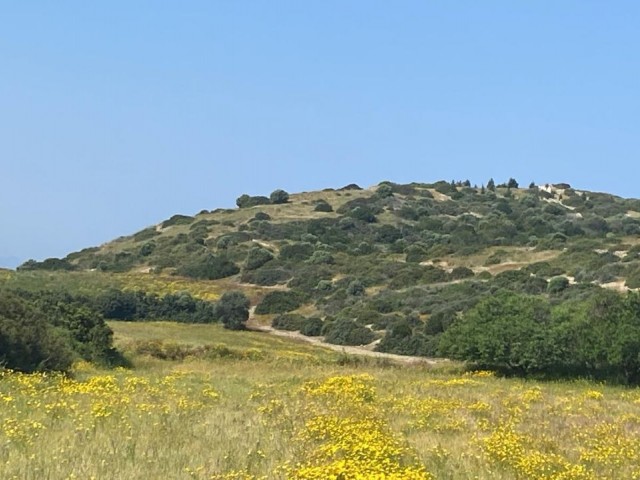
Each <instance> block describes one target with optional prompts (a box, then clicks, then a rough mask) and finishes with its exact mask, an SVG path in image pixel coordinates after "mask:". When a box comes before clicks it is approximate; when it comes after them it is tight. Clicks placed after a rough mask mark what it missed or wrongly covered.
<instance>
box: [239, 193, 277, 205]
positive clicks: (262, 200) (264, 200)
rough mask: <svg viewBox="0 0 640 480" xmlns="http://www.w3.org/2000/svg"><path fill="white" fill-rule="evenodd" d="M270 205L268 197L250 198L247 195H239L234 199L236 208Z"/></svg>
mask: <svg viewBox="0 0 640 480" xmlns="http://www.w3.org/2000/svg"><path fill="white" fill-rule="evenodd" d="M270 203H271V200H270V199H269V198H268V197H263V196H255V197H252V196H250V195H247V194H246V193H245V194H243V195H240V196H239V197H238V198H237V199H236V205H237V206H238V208H249V207H255V206H258V205H269V204H270Z"/></svg>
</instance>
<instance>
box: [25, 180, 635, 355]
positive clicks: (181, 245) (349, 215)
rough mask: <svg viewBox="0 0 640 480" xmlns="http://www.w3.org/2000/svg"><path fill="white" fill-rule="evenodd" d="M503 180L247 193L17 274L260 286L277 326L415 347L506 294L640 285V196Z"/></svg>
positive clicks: (346, 340) (258, 295)
mask: <svg viewBox="0 0 640 480" xmlns="http://www.w3.org/2000/svg"><path fill="white" fill-rule="evenodd" d="M492 183H493V182H489V184H488V187H486V188H485V187H481V188H474V187H471V186H470V185H469V183H468V182H444V181H440V182H436V183H432V184H422V183H413V184H409V185H398V184H394V183H390V182H382V183H380V184H379V185H377V186H374V187H371V188H368V189H361V188H360V187H358V186H357V185H349V186H347V187H344V188H342V189H337V190H334V189H326V190H323V191H317V192H305V193H299V194H292V195H288V194H286V192H282V191H276V192H274V194H272V195H271V197H270V198H268V197H251V196H248V195H243V196H241V197H239V198H238V205H239V208H236V209H218V210H213V211H207V210H203V211H201V212H200V213H198V214H197V215H194V216H189V215H174V216H173V217H171V218H170V219H168V220H165V221H164V222H161V223H160V224H158V225H154V226H151V227H148V228H145V229H144V230H141V231H140V232H137V233H135V234H134V235H131V236H127V237H121V238H118V239H116V240H114V241H112V242H109V243H107V244H105V245H102V246H100V247H94V248H88V249H85V250H82V251H80V252H76V253H72V254H70V255H68V256H67V257H66V258H65V259H48V260H45V261H44V262H34V261H29V262H27V263H25V264H24V265H23V266H22V267H21V268H20V270H21V271H28V270H63V271H96V272H103V273H104V274H110V275H122V274H123V273H126V275H128V276H132V275H133V276H139V277H146V278H147V279H148V280H149V282H150V283H152V281H154V280H153V279H159V278H165V279H166V278H167V277H173V278H175V279H176V280H178V279H179V278H181V277H182V278H185V277H186V278H191V279H193V280H194V281H195V282H196V283H198V284H207V285H211V286H212V288H216V286H217V288H219V290H220V291H223V290H229V289H242V290H247V291H249V292H250V293H251V297H252V299H253V301H254V303H257V304H258V305H257V308H256V313H257V314H258V318H261V319H262V321H263V322H270V321H273V322H274V323H273V324H274V326H275V327H276V328H280V329H289V330H301V331H302V332H303V333H305V334H307V335H325V336H326V338H327V340H328V341H330V342H332V343H336V344H345V345H346V344H350V345H358V344H369V343H372V342H376V343H375V345H377V347H376V348H378V349H379V350H381V351H388V352H392V353H401V354H418V355H434V354H435V353H436V346H437V339H438V337H439V335H440V334H441V333H442V332H443V331H445V330H446V329H447V327H448V326H449V325H450V324H451V323H452V322H453V321H454V320H455V318H456V317H457V316H458V314H459V313H460V312H464V311H467V310H468V309H470V308H472V307H473V306H474V305H476V304H477V303H478V302H479V301H480V300H481V299H482V298H486V297H487V296H489V295H492V294H494V293H496V292H497V291H498V290H505V289H506V290H509V291H512V292H516V293H523V294H531V295H540V296H544V297H545V298H547V299H548V300H549V301H550V302H551V303H553V304H558V303H561V302H564V301H567V300H570V299H583V298H587V297H589V296H590V295H591V294H592V293H593V292H594V291H596V290H600V288H601V287H608V288H613V289H617V290H621V291H626V290H629V289H637V288H638V287H640V200H637V199H624V198H620V197H616V196H614V195H609V194H604V193H595V192H586V191H578V190H575V189H572V188H571V187H570V186H569V185H567V184H556V185H544V186H540V187H538V186H535V185H531V186H530V187H529V188H526V189H524V188H517V182H515V181H514V180H510V181H509V182H508V183H507V184H504V185H499V186H497V187H494V186H493V185H492ZM183 283H184V282H183ZM140 284H141V285H143V284H144V280H142V281H141V282H140ZM260 315H263V316H262V317H260ZM274 317H275V318H274ZM372 344H373V343H372Z"/></svg>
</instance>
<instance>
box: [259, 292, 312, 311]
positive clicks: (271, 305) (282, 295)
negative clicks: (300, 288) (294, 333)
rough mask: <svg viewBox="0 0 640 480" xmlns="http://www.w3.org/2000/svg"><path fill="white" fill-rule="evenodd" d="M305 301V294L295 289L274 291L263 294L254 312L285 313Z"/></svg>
mask: <svg viewBox="0 0 640 480" xmlns="http://www.w3.org/2000/svg"><path fill="white" fill-rule="evenodd" d="M305 301H306V297H305V295H303V294H302V293H300V292H295V291H279V290H278V291H275V292H269V293H267V294H266V295H265V297H264V298H263V299H262V301H261V302H260V303H259V304H258V306H257V307H256V313H257V314H259V315H264V314H267V313H286V312H290V311H292V310H295V309H297V308H299V307H301V306H302V305H303V304H304V302H305Z"/></svg>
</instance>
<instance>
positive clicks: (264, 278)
mask: <svg viewBox="0 0 640 480" xmlns="http://www.w3.org/2000/svg"><path fill="white" fill-rule="evenodd" d="M292 275H293V274H292V272H291V271H290V270H288V269H287V268H284V267H273V266H268V265H267V266H263V267H261V268H258V269H256V270H250V271H246V272H244V273H243V274H242V277H241V281H242V282H244V283H253V284H255V285H261V286H265V287H269V286H273V285H278V284H283V283H287V281H288V280H289V279H291V277H292Z"/></svg>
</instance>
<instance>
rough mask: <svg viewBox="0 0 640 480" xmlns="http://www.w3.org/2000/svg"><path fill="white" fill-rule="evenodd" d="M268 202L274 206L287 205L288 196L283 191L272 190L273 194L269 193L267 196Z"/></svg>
mask: <svg viewBox="0 0 640 480" xmlns="http://www.w3.org/2000/svg"><path fill="white" fill-rule="evenodd" d="M269 200H270V201H271V203H273V204H276V205H277V204H282V203H287V202H288V201H289V194H288V193H287V192H285V191H284V190H280V189H278V190H274V191H273V192H271V195H270V196H269Z"/></svg>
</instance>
